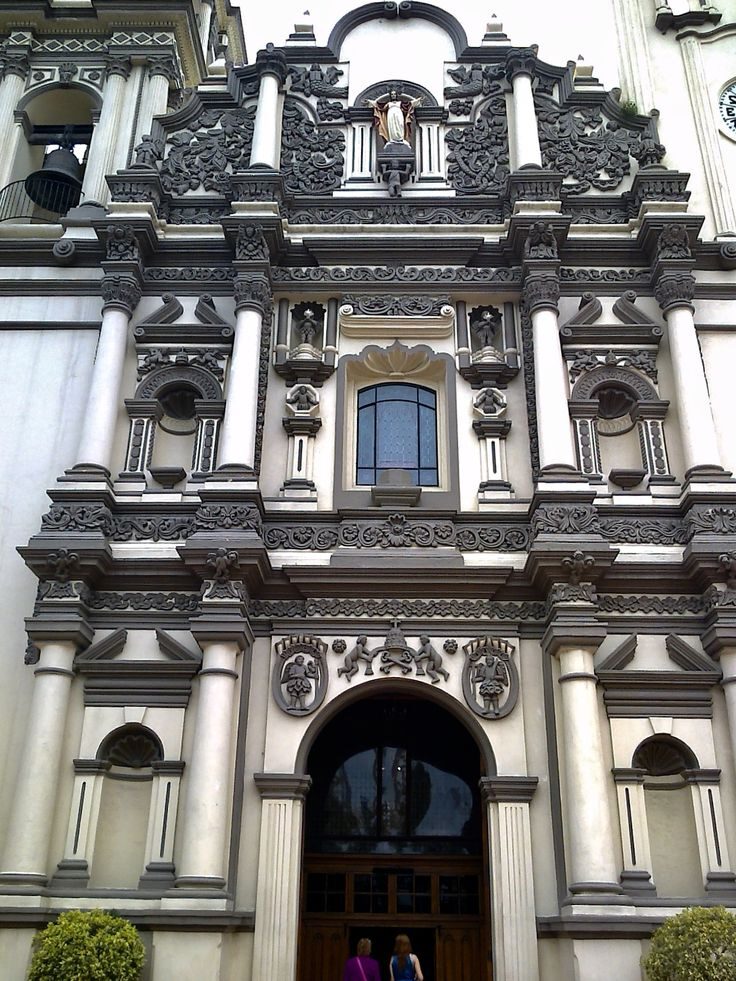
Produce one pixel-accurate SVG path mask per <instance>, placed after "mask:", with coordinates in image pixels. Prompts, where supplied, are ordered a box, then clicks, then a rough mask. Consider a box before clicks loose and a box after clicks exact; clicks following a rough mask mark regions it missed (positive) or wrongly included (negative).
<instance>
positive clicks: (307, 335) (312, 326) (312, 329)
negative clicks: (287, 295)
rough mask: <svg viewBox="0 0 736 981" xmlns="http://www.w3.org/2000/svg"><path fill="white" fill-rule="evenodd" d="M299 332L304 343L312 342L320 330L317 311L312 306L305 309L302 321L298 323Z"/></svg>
mask: <svg viewBox="0 0 736 981" xmlns="http://www.w3.org/2000/svg"><path fill="white" fill-rule="evenodd" d="M296 329H297V333H298V334H299V336H300V337H301V339H302V344H310V345H311V343H312V341H313V340H314V337H315V334H316V333H317V331H318V329H319V328H318V326H317V321H316V319H315V312H314V310H312V309H311V308H310V307H307V309H306V310H305V311H304V315H303V317H302V320H301V322H300V323H298V324H297V327H296Z"/></svg>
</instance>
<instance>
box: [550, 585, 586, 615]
mask: <svg viewBox="0 0 736 981" xmlns="http://www.w3.org/2000/svg"><path fill="white" fill-rule="evenodd" d="M597 601H598V595H597V593H596V588H595V586H594V585H593V583H592V582H580V583H572V582H570V583H567V582H555V583H553V584H552V586H551V587H550V590H549V593H548V595H547V609H548V610H551V609H552V607H554V606H556V605H557V604H558V603H597Z"/></svg>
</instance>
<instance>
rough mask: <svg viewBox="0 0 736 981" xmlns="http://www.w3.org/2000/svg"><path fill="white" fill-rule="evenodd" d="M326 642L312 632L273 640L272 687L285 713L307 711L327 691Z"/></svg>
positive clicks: (307, 712)
mask: <svg viewBox="0 0 736 981" xmlns="http://www.w3.org/2000/svg"><path fill="white" fill-rule="evenodd" d="M326 653H327V644H325V643H324V641H322V640H320V639H319V637H313V636H312V635H311V634H299V635H294V636H291V637H285V638H284V639H283V640H280V641H278V643H277V644H276V655H277V656H276V660H275V663H274V666H273V675H272V678H271V689H272V691H273V697H274V699H275V700H276V704H277V705H278V707H279V708H280V709H281V710H282V711H284V712H286V713H287V714H288V715H309V714H310V713H311V712H314V711H316V710H317V709H318V708H319V707H320V705H321V704H322V702H323V701H324V698H325V694H326V692H327V665H326V663H325V655H326Z"/></svg>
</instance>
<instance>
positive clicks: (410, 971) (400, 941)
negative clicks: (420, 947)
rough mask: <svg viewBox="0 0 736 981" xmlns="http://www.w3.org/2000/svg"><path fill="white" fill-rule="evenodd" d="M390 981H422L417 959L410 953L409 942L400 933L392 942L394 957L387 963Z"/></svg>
mask: <svg viewBox="0 0 736 981" xmlns="http://www.w3.org/2000/svg"><path fill="white" fill-rule="evenodd" d="M389 973H390V975H391V981H424V975H423V974H422V967H421V964H420V963H419V958H418V957H417V956H416V954H412V952H411V941H410V940H409V938H408V937H407V935H406V934H405V933H400V934H399V935H398V937H397V938H396V940H395V942H394V956H393V957H392V958H391V961H390V962H389Z"/></svg>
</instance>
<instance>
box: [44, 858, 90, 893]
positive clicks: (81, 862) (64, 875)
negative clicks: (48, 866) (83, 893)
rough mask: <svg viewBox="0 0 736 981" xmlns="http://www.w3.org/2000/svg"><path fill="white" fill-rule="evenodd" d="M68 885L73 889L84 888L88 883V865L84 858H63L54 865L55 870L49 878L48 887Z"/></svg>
mask: <svg viewBox="0 0 736 981" xmlns="http://www.w3.org/2000/svg"><path fill="white" fill-rule="evenodd" d="M70 885H73V886H74V888H75V889H86V888H87V886H88V885H89V865H88V864H87V861H86V859H74V858H63V859H62V860H61V861H60V862H59V864H58V865H57V866H56V872H54V874H53V876H52V877H51V879H50V880H49V888H50V889H54V888H60V887H66V886H70Z"/></svg>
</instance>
